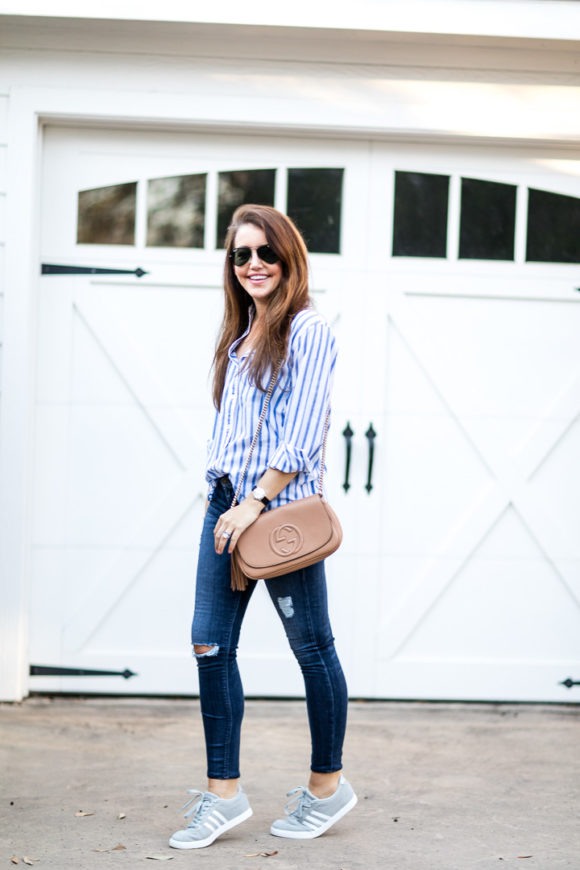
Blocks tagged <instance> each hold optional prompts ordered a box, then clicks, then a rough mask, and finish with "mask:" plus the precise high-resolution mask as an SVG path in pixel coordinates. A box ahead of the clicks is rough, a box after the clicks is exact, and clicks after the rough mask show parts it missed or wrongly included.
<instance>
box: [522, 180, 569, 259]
mask: <svg viewBox="0 0 580 870" xmlns="http://www.w3.org/2000/svg"><path fill="white" fill-rule="evenodd" d="M526 260H528V261H531V262H534V263H580V199H579V198H578V197H576V196H564V195H563V194H561V193H549V192H548V191H547V190H534V189H532V188H530V191H529V197H528V242H527V246H526Z"/></svg>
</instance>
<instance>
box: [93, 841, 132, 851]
mask: <svg viewBox="0 0 580 870" xmlns="http://www.w3.org/2000/svg"><path fill="white" fill-rule="evenodd" d="M126 848H127V847H126V846H123V845H121V843H119V845H118V846H113V848H112V849H93V852H121V851H123V850H124V849H126Z"/></svg>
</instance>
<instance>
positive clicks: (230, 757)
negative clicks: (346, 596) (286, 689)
mask: <svg viewBox="0 0 580 870" xmlns="http://www.w3.org/2000/svg"><path fill="white" fill-rule="evenodd" d="M232 497H233V492H232V488H231V485H230V482H229V480H227V479H222V481H220V483H219V484H218V486H217V487H216V489H215V492H214V494H213V497H212V500H211V502H210V505H209V507H208V510H207V513H206V516H205V521H204V525H203V531H202V535H201V543H200V551H199V561H198V566H197V581H196V592H195V612H194V617H193V625H192V629H191V640H192V643H193V644H195V645H198V646H209V647H211V649H210V650H209V652H206V653H201V654H198V655H196V660H197V665H198V670H199V693H200V701H201V713H202V718H203V727H204V733H205V744H206V752H207V775H208V777H209V778H210V779H237V778H238V777H239V775H240V770H239V754H240V729H241V724H242V717H243V715H244V694H243V689H242V682H241V679H240V674H239V670H238V664H237V658H236V652H237V646H238V638H239V635H240V629H241V626H242V621H243V618H244V614H245V612H246V608H247V606H248V603H249V601H250V598H251V596H252V592H253V591H254V589H255V587H256V582H252V581H250V583H249V584H248V588H247V589H246V590H245V591H244V592H234V591H232V589H231V588H230V556H229V555H228V553H227V551H226V552H224V553H223V554H222V555H221V556H218V555H217V554H216V552H215V549H214V537H213V529H214V526H215V524H216V523H217V520H218V517H219V516H220V514H222V513H224V511H226V510H227V509H228V508H229V506H230V503H231V500H232ZM257 582H263V581H257ZM265 582H266V586H267V588H268V592H269V594H270V598H271V599H272V602H273V604H274V607H275V609H276V612H277V613H278V616H279V617H280V619H281V620H282V624H283V626H284V630H285V631H286V636H287V637H288V641H289V643H290V647H291V648H292V651H293V653H294V655H295V656H296V659H297V661H298V664H299V665H300V669H301V671H302V675H303V677H304V685H305V689H306V706H307V711H308V722H309V725H310V736H311V741H312V756H311V769H312V770H313V771H317V772H320V773H332V772H333V771H336V770H340V769H341V768H342V761H341V759H342V744H343V740H344V732H345V727H346V708H347V690H346V682H345V679H344V674H343V672H342V668H341V666H340V662H339V660H338V656H337V654H336V650H335V648H334V638H333V636H332V629H331V627H330V621H329V618H328V607H327V599H326V579H325V575H324V562H319V563H318V564H316V565H311V566H310V567H309V568H305V569H303V570H301V571H294V572H292V573H291V574H286V575H285V576H284V577H276V578H274V579H272V580H267V581H265Z"/></svg>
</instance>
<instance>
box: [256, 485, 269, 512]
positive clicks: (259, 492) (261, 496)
mask: <svg viewBox="0 0 580 870" xmlns="http://www.w3.org/2000/svg"><path fill="white" fill-rule="evenodd" d="M252 495H253V496H254V498H255V499H256V501H261V502H262V504H263V505H264V506H265V507H268V505H269V504H270V499H269V498H268V496H267V495H266V492H265V490H264V489H263V488H262V487H261V486H257V487H256V488H255V489H253V490H252Z"/></svg>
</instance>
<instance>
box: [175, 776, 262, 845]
mask: <svg viewBox="0 0 580 870" xmlns="http://www.w3.org/2000/svg"><path fill="white" fill-rule="evenodd" d="M187 793H188V794H192V795H193V797H192V798H191V800H189V801H188V802H187V803H186V804H184V806H182V808H181V809H182V810H185V809H186V808H187V807H189V806H191V805H192V804H193V806H192V807H191V809H190V810H189V812H188V813H186V814H185V818H186V819H187V818H188V817H189V816H193V818H192V819H191V821H190V822H189V824H188V826H187V828H185V830H183V831H176V832H175V834H174V835H173V836H172V837H171V839H170V841H169V845H170V846H173V848H174V849H203V847H204V846H210V845H211V844H212V843H213V841H214V840H217V838H218V837H219V836H221V834H224V833H225V832H226V831H229V830H230V828H234V827H235V826H236V825H239V824H240V822H243V821H245V820H246V819H249V818H250V816H251V815H252V808H251V807H250V804H249V801H248V798H247V795H246V794H245V792H243V791H242V789H241V788H240V790H239V791H238V793H237V795H236V796H235V797H233V798H229V799H228V798H220V797H218V796H217V794H212V792H210V791H206V792H203V791H198V790H197V789H195V788H190V789H188V790H187Z"/></svg>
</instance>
